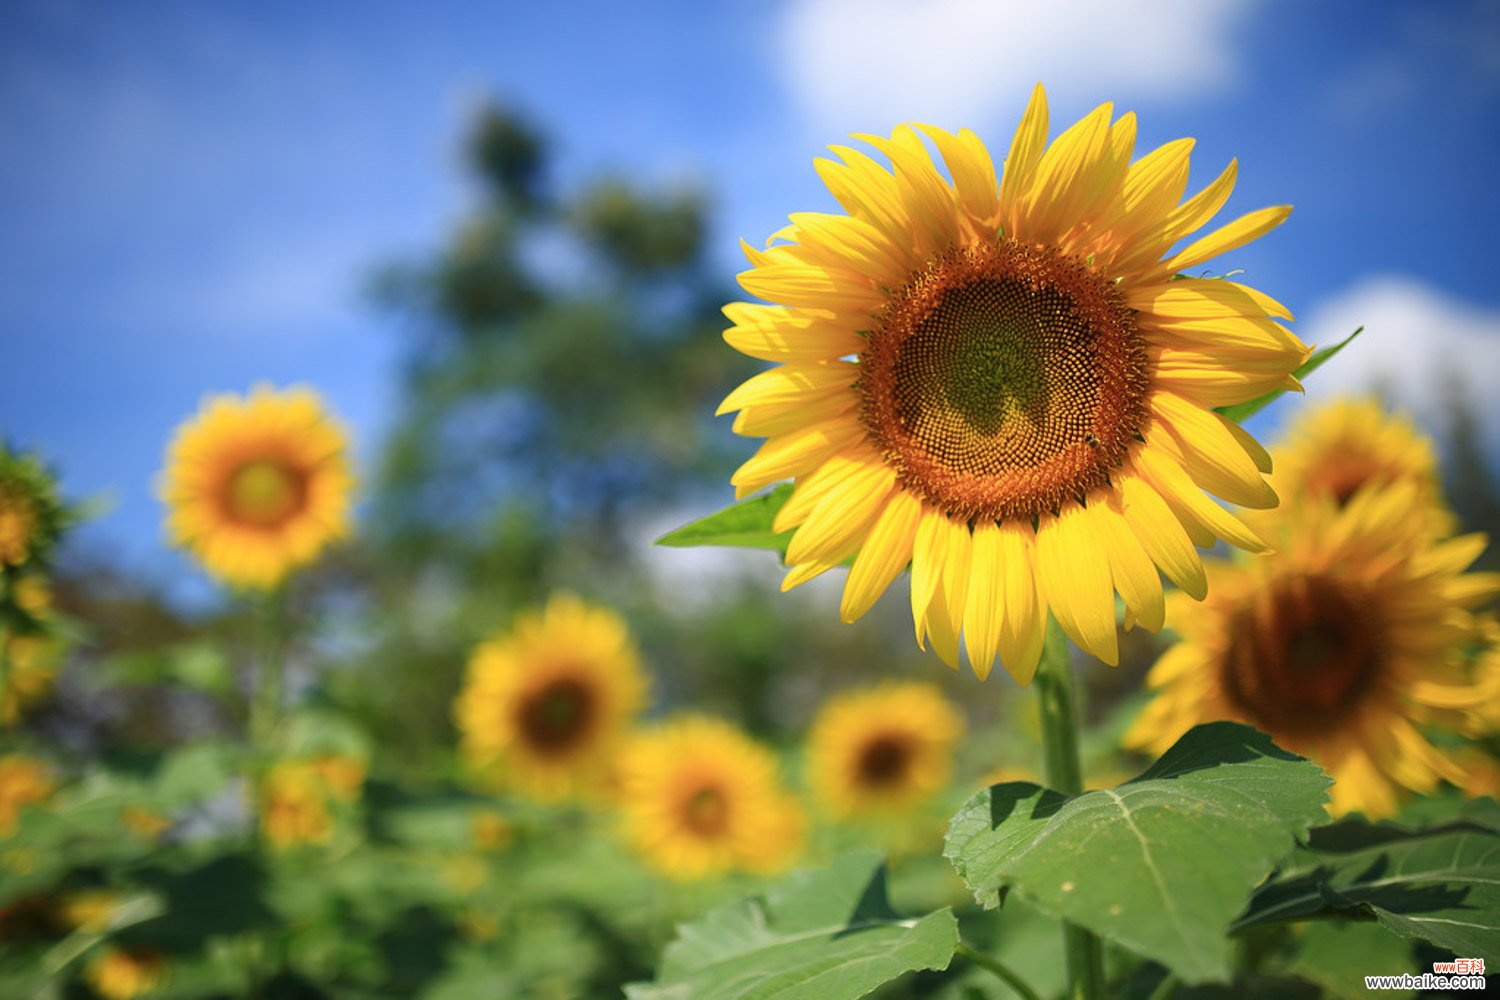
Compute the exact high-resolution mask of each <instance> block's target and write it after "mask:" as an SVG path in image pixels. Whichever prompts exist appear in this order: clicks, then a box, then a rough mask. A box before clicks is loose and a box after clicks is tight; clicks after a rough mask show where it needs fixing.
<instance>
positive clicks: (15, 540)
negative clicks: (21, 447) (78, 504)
mask: <svg viewBox="0 0 1500 1000" xmlns="http://www.w3.org/2000/svg"><path fill="white" fill-rule="evenodd" d="M65 520H66V513H65V511H64V510H63V507H62V504H61V502H60V501H59V500H58V497H57V486H56V484H55V483H54V482H53V479H52V476H50V475H49V474H48V473H47V470H46V469H45V468H44V467H43V466H42V463H41V461H40V460H38V459H37V458H36V457H35V456H33V455H27V454H21V453H17V452H13V451H11V450H10V449H8V448H6V447H5V445H4V444H3V443H0V570H7V569H13V568H15V567H19V566H22V565H24V564H26V563H28V562H32V561H40V560H42V559H44V558H45V557H46V555H47V553H48V551H49V550H50V549H51V548H52V545H53V543H55V542H56V541H57V537H58V533H59V532H60V531H61V530H62V526H63V522H64V521H65ZM0 596H3V591H0Z"/></svg>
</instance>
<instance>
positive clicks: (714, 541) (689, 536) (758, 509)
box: [656, 483, 792, 555]
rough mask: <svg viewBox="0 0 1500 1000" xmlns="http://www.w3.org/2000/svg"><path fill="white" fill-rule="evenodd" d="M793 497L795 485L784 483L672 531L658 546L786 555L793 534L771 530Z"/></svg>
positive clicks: (663, 536) (660, 539) (659, 539)
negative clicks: (767, 551) (716, 547)
mask: <svg viewBox="0 0 1500 1000" xmlns="http://www.w3.org/2000/svg"><path fill="white" fill-rule="evenodd" d="M791 495H792V487H791V484H789V483H784V484H782V485H781V486H778V487H776V488H775V489H774V490H772V491H771V492H770V493H766V494H763V495H761V496H754V497H750V498H749V499H748V500H741V501H740V502H739V503H736V504H731V505H730V506H728V507H725V508H724V509H723V510H721V511H719V512H718V513H717V514H710V515H708V516H707V517H704V518H700V519H698V520H696V521H693V522H691V523H689V524H684V525H683V526H682V527H680V528H677V529H675V530H673V531H669V532H667V533H666V534H665V535H662V536H661V537H660V538H658V539H657V540H656V544H657V545H669V546H672V547H674V548H688V547H690V546H694V545H728V546H732V547H736V548H742V549H772V550H774V551H776V552H780V553H782V554H783V555H784V554H785V553H786V547H787V544H788V543H789V542H790V541H791V538H792V533H791V532H790V531H782V532H776V531H773V530H771V522H772V521H774V520H775V519H776V512H777V511H779V510H781V508H782V507H783V506H784V505H785V504H786V502H787V500H788V499H790V497H791Z"/></svg>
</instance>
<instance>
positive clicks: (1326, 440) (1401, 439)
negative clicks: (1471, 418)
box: [1271, 397, 1453, 534]
mask: <svg viewBox="0 0 1500 1000" xmlns="http://www.w3.org/2000/svg"><path fill="white" fill-rule="evenodd" d="M1271 458H1272V461H1273V462H1274V464H1275V467H1276V473H1275V475H1273V476H1272V477H1271V483H1272V485H1273V486H1274V487H1275V489H1276V491H1277V493H1279V494H1280V495H1281V497H1282V500H1283V502H1285V503H1287V504H1288V505H1291V504H1293V503H1300V502H1301V501H1302V500H1304V499H1305V498H1309V497H1328V498H1330V499H1332V500H1333V501H1334V502H1335V503H1337V504H1340V505H1342V504H1345V503H1348V502H1349V499H1350V498H1351V497H1352V496H1354V494H1355V493H1357V492H1358V491H1359V490H1361V489H1366V488H1370V489H1378V488H1380V487H1383V486H1389V485H1391V484H1392V483H1400V482H1410V483H1412V484H1413V487H1414V490H1415V493H1416V503H1415V505H1414V506H1413V509H1412V512H1411V513H1412V521H1411V524H1412V526H1413V527H1414V528H1418V529H1420V530H1424V531H1429V532H1431V533H1433V534H1448V533H1451V531H1452V530H1453V517H1452V515H1451V514H1450V513H1449V512H1448V510H1447V506H1446V504H1445V503H1444V502H1443V499H1442V487H1441V485H1440V481H1439V478H1438V462H1437V453H1436V451H1435V450H1434V449H1433V446H1432V441H1431V440H1430V439H1429V438H1428V437H1427V436H1426V435H1425V434H1423V433H1422V432H1421V431H1419V430H1418V429H1417V427H1416V426H1415V425H1414V424H1413V423H1412V422H1411V420H1409V419H1408V418H1407V417H1405V416H1402V415H1400V414H1395V413H1387V412H1386V411H1385V410H1384V409H1383V408H1382V407H1381V405H1380V403H1379V402H1378V401H1376V400H1375V399H1373V398H1352V397H1351V398H1342V399H1334V400H1331V401H1329V402H1326V403H1323V404H1321V405H1319V406H1313V407H1309V408H1307V409H1305V410H1302V411H1301V413H1300V414H1299V415H1298V417H1297V419H1296V420H1295V421H1293V422H1292V423H1291V424H1290V425H1289V426H1288V427H1287V429H1286V432H1285V434H1284V436H1283V439H1282V442H1281V444H1280V445H1278V446H1277V447H1276V448H1273V449H1272V451H1271Z"/></svg>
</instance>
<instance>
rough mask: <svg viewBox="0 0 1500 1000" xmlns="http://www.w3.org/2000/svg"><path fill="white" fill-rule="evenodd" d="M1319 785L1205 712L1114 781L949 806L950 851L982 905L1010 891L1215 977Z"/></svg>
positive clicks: (1203, 976) (1261, 742) (1014, 792)
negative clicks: (1251, 900)
mask: <svg viewBox="0 0 1500 1000" xmlns="http://www.w3.org/2000/svg"><path fill="white" fill-rule="evenodd" d="M1328 785H1329V781H1328V779H1327V778H1326V777H1325V776H1324V775H1323V773H1322V772H1321V771H1320V770H1319V769H1318V768H1317V767H1316V766H1314V765H1312V764H1310V763H1308V762H1307V761H1305V760H1303V759H1302V758H1300V757H1297V756H1296V755H1294V754H1291V753H1288V752H1286V751H1284V750H1281V749H1280V748H1278V747H1277V746H1276V745H1275V744H1273V743H1272V742H1271V740H1270V738H1269V737H1267V736H1265V735H1264V734H1262V733H1258V732H1256V731H1255V730H1253V729H1249V728H1247V727H1245V726H1240V725H1235V724H1233V723H1227V722H1221V723H1211V724H1208V725H1202V726H1197V727H1195V728H1194V729H1193V730H1191V731H1190V732H1189V733H1187V734H1186V735H1185V736H1183V737H1182V739H1180V740H1178V741H1177V743H1176V744H1175V745H1173V747H1172V748H1171V749H1170V750H1168V751H1167V752H1166V753H1165V754H1164V755H1163V756H1162V757H1161V759H1160V760H1158V761H1157V762H1156V763H1155V764H1153V765H1152V766H1151V767H1150V768H1148V769H1147V770H1146V771H1145V772H1144V773H1142V774H1141V775H1140V776H1139V777H1137V778H1134V779H1132V780H1131V781H1128V782H1126V783H1125V784H1123V785H1120V786H1119V787H1118V788H1114V789H1104V790H1099V791H1092V792H1084V793H1083V794H1081V795H1076V796H1071V797H1069V796H1065V795H1061V794H1059V793H1057V792H1053V791H1049V790H1047V789H1045V788H1041V787H1039V786H1037V785H1034V784H1030V783H1028V782H1011V783H1008V784H1003V785H995V786H993V787H991V788H989V789H986V790H985V791H983V792H981V793H979V794H978V795H976V796H975V797H974V798H973V799H971V800H970V801H969V803H968V804H967V805H965V806H964V808H963V809H962V810H960V812H959V813H958V815H957V816H955V817H954V818H953V822H952V824H951V825H950V827H949V831H948V841H947V849H946V853H947V856H948V858H949V859H950V860H951V861H952V862H953V864H954V867H955V868H957V869H958V872H959V874H960V875H962V876H963V879H964V882H965V883H966V884H967V885H968V886H969V888H970V889H972V890H973V891H974V894H975V897H976V898H977V899H978V900H979V901H980V902H981V903H982V904H984V905H985V906H989V907H993V906H998V905H999V904H1000V902H1001V900H1002V898H1003V896H1004V894H1005V893H1006V892H1009V891H1011V890H1015V891H1016V892H1017V893H1019V894H1020V895H1021V896H1023V897H1024V898H1026V899H1027V900H1028V901H1030V902H1031V903H1032V904H1033V905H1035V906H1037V907H1038V908H1039V909H1041V910H1043V911H1045V912H1047V913H1050V914H1052V915H1054V916H1057V917H1061V918H1063V919H1065V920H1068V921H1070V922H1073V923H1076V924H1079V925H1081V926H1083V927H1086V928H1088V929H1089V930H1091V931H1093V932H1095V933H1096V934H1098V935H1100V936H1101V937H1103V938H1105V939H1107V940H1110V941H1114V942H1117V943H1119V944H1121V945H1123V946H1125V947H1127V948H1130V949H1131V950H1133V951H1135V952H1138V953H1139V954H1142V955H1145V956H1147V957H1149V958H1153V959H1155V960H1156V961H1158V962H1161V963H1162V964H1163V965H1165V966H1167V967H1168V968H1170V969H1172V970H1173V971H1174V972H1175V973H1176V974H1177V975H1178V976H1179V977H1181V978H1182V979H1183V980H1184V981H1187V982H1201V981H1205V980H1224V979H1227V978H1228V976H1229V972H1230V957H1231V946H1230V942H1229V941H1228V940H1227V938H1226V936H1225V932H1226V930H1227V929H1228V928H1229V925H1230V924H1231V922H1233V920H1234V918H1235V916H1236V915H1237V914H1238V913H1239V912H1240V911H1241V910H1242V909H1243V907H1244V903H1245V899H1246V897H1247V895H1248V894H1249V892H1250V890H1251V889H1252V888H1253V887H1254V886H1255V884H1256V883H1257V882H1259V881H1260V880H1261V879H1263V878H1264V877H1265V876H1266V874H1267V873H1268V872H1270V870H1271V868H1272V867H1273V866H1274V865H1275V863H1276V861H1277V859H1278V858H1280V857H1281V856H1283V855H1284V854H1285V853H1286V852H1287V851H1288V850H1289V849H1290V848H1291V847H1292V845H1293V842H1294V838H1296V837H1298V836H1300V835H1302V834H1303V833H1304V832H1305V831H1306V830H1307V828H1308V827H1309V826H1311V825H1312V824H1313V823H1314V822H1315V821H1316V820H1317V819H1318V818H1319V817H1321V816H1322V815H1323V802H1324V800H1325V798H1326V789H1327V787H1328ZM1081 845H1086V848H1081ZM1081 849H1083V850H1085V852H1086V853H1085V854H1084V855H1083V857H1084V858H1086V863H1080V850H1081Z"/></svg>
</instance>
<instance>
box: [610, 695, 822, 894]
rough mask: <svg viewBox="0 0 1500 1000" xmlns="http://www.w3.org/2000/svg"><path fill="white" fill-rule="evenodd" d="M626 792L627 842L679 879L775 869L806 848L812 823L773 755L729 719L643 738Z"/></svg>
mask: <svg viewBox="0 0 1500 1000" xmlns="http://www.w3.org/2000/svg"><path fill="white" fill-rule="evenodd" d="M620 786H621V788H620V809H621V815H622V819H623V822H624V827H625V833H626V837H627V838H628V839H629V841H630V842H631V844H632V845H633V846H634V847H635V849H636V850H637V851H638V852H639V853H640V854H641V856H642V857H644V858H645V859H646V860H647V861H648V862H649V863H650V864H651V865H653V866H654V867H656V868H658V869H660V870H661V871H663V872H665V873H667V874H668V875H671V876H673V877H674V878H680V879H693V878H704V877H706V876H710V875H718V874H722V873H724V872H728V871H731V870H735V869H743V870H746V871H752V872H772V871H777V870H780V869H783V868H785V867H786V866H787V865H789V864H791V863H792V861H793V860H794V859H795V858H796V855H797V853H798V852H799V850H800V849H801V844H802V836H803V832H804V827H805V821H804V819H803V816H802V811H801V809H800V808H799V807H798V805H797V803H796V802H795V801H794V800H793V799H792V798H791V797H790V796H788V795H787V794H786V793H785V791H784V790H783V788H782V786H781V783H780V781H779V779H778V777H777V759H776V756H775V755H774V754H773V753H771V752H770V751H769V750H767V749H765V748H764V747H762V746H760V745H759V744H757V743H755V742H754V741H752V740H751V739H750V738H749V737H748V736H746V735H745V734H744V733H742V732H740V731H739V730H738V729H736V728H734V727H733V726H731V725H729V724H728V723H726V722H721V721H719V720H717V719H709V718H703V717H697V716H691V717H686V718H681V719H678V720H675V721H673V722H669V723H666V724H664V725H662V726H660V727H658V728H656V729H655V730H652V731H649V732H646V733H642V734H640V735H639V736H637V737H636V738H635V739H634V740H633V741H632V742H631V744H630V746H629V747H628V748H627V750H626V751H625V754H624V756H623V758H622V760H621V762H620Z"/></svg>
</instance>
